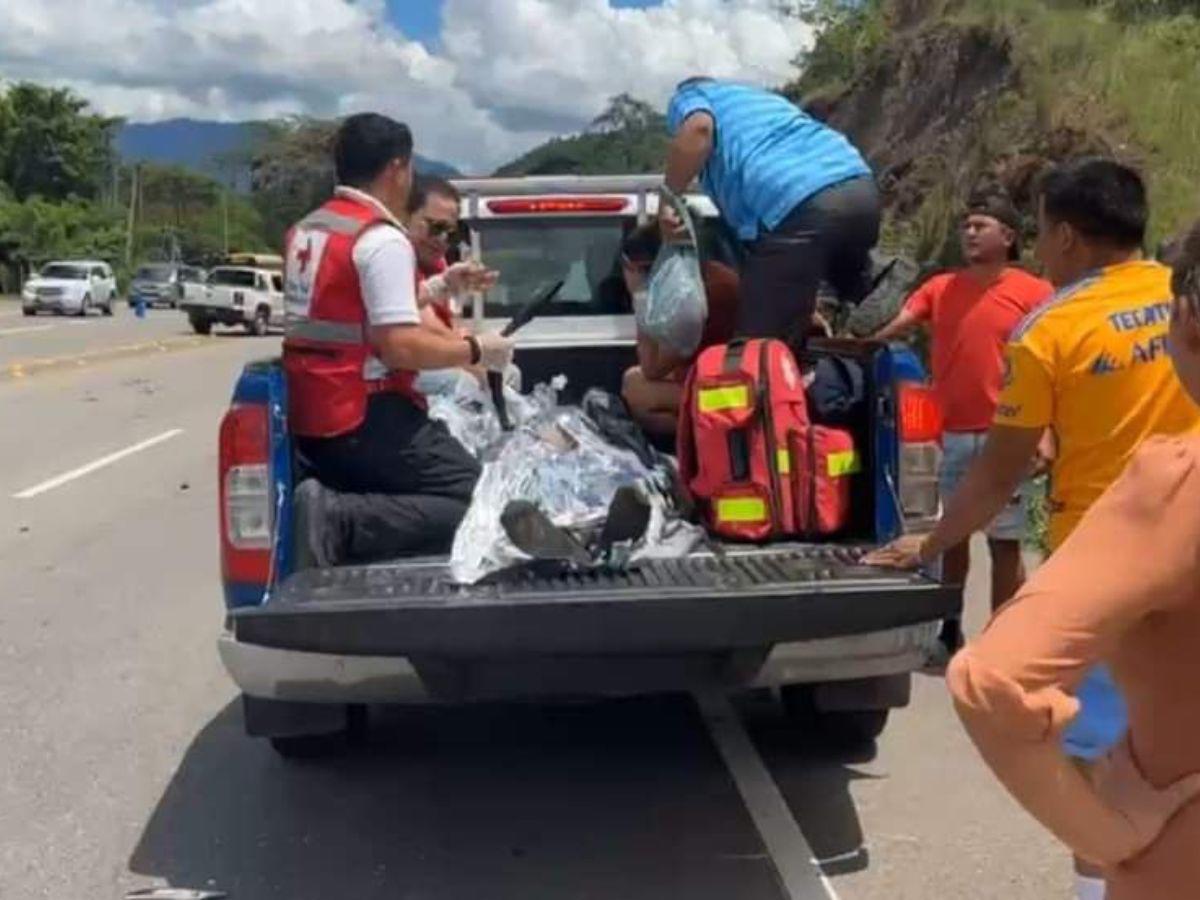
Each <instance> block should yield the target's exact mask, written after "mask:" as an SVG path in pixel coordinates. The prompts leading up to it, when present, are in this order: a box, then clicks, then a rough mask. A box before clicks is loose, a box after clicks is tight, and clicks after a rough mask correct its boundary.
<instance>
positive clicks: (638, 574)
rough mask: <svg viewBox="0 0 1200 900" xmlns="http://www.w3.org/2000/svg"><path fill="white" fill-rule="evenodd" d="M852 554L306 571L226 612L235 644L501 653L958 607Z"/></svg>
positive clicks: (749, 643)
mask: <svg viewBox="0 0 1200 900" xmlns="http://www.w3.org/2000/svg"><path fill="white" fill-rule="evenodd" d="M862 552H863V551H861V550H859V549H857V548H850V547H842V546H808V545H796V546H787V547H772V548H753V549H745V550H737V551H731V552H729V553H726V554H722V555H713V554H698V555H693V556H690V557H687V558H685V559H676V560H656V561H648V562H642V563H639V564H637V565H636V566H635V567H634V568H632V569H630V570H629V571H626V572H592V573H586V574H572V575H563V576H553V577H546V576H535V575H532V574H530V575H524V576H522V577H521V578H520V579H518V580H513V581H508V582H505V583H503V584H492V585H476V586H471V587H462V586H458V585H454V584H452V583H451V582H450V581H449V579H448V577H447V574H446V567H445V561H444V560H441V561H428V562H423V561H409V562H404V563H394V564H388V565H378V566H361V567H352V566H351V567H342V568H337V569H323V570H309V571H305V572H300V573H297V574H295V575H293V576H291V577H290V578H288V579H287V580H286V581H285V582H284V583H283V585H281V587H280V588H279V589H278V590H277V591H276V592H275V593H274V594H273V595H272V596H271V598H270V599H269V601H268V602H266V603H264V604H263V605H261V606H255V607H245V608H240V609H235V610H233V611H231V613H230V618H231V626H232V630H233V632H234V635H235V636H236V639H237V640H238V641H241V642H245V643H250V644H258V645H262V646H267V647H278V648H284V649H290V650H299V651H308V652H314V653H332V654H342V655H371V656H409V655H421V656H431V657H432V656H438V657H499V656H524V655H550V654H601V655H603V654H636V653H664V652H694V651H708V650H731V649H735V648H750V647H768V646H770V645H772V644H776V643H780V642H785V641H801V640H809V639H817V638H828V637H837V636H842V635H851V634H862V633H867V632H873V631H881V630H885V629H889V628H899V627H902V626H905V625H912V624H916V623H920V622H929V621H934V620H938V619H943V618H946V617H951V616H957V615H958V614H959V612H960V610H961V607H962V591H961V589H960V588H958V587H952V586H944V585H942V584H940V583H937V582H934V581H931V580H929V579H928V578H925V577H924V576H921V575H917V574H910V573H898V572H885V571H881V570H879V569H873V568H869V567H865V566H862V565H860V564H859V562H858V560H859V558H860V556H861V553H862Z"/></svg>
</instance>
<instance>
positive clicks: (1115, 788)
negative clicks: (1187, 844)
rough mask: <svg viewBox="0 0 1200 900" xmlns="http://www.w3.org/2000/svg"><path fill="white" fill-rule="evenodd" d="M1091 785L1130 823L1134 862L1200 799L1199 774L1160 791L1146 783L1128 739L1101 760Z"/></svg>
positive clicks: (1131, 854) (1093, 774)
mask: <svg viewBox="0 0 1200 900" xmlns="http://www.w3.org/2000/svg"><path fill="white" fill-rule="evenodd" d="M1092 786H1093V787H1094V788H1095V789H1096V793H1097V794H1099V795H1100V798H1101V799H1102V800H1103V801H1104V802H1105V803H1106V804H1108V806H1110V807H1111V808H1112V809H1114V810H1116V811H1117V812H1119V813H1120V814H1121V815H1122V816H1123V817H1124V819H1125V821H1126V822H1128V823H1129V828H1130V831H1131V833H1132V836H1133V852H1131V853H1130V855H1129V858H1130V859H1132V858H1133V857H1135V856H1138V855H1139V854H1141V853H1142V852H1143V851H1145V850H1146V849H1147V848H1148V847H1149V846H1150V845H1151V844H1153V843H1154V842H1155V841H1156V840H1158V836H1159V835H1160V834H1161V833H1162V831H1163V829H1164V828H1165V827H1166V826H1167V823H1168V822H1169V821H1171V819H1172V818H1173V817H1174V816H1175V814H1176V813H1177V812H1179V811H1180V810H1181V809H1183V807H1185V806H1187V805H1188V804H1189V803H1191V802H1192V801H1193V800H1195V799H1196V798H1197V797H1200V772H1197V773H1194V774H1192V775H1187V776H1185V777H1183V778H1180V779H1179V780H1178V781H1176V782H1174V783H1173V784H1169V785H1167V787H1165V788H1162V789H1159V788H1156V787H1155V786H1154V785H1152V784H1151V783H1150V782H1149V781H1147V780H1146V777H1145V776H1144V775H1143V774H1142V772H1141V769H1139V768H1138V764H1137V761H1136V760H1135V759H1134V758H1133V750H1132V749H1131V748H1130V745H1129V738H1128V737H1126V738H1125V740H1123V741H1121V743H1120V744H1118V745H1117V746H1116V747H1115V748H1114V749H1113V751H1112V752H1111V753H1110V754H1109V755H1108V756H1107V757H1106V758H1104V759H1102V760H1100V762H1099V763H1097V764H1096V766H1095V768H1094V769H1093V770H1092Z"/></svg>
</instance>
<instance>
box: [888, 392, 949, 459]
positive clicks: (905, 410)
mask: <svg viewBox="0 0 1200 900" xmlns="http://www.w3.org/2000/svg"><path fill="white" fill-rule="evenodd" d="M898 393H899V407H900V415H899V419H900V423H899V424H900V440H901V441H903V442H907V443H915V444H920V443H932V442H940V441H941V439H942V410H941V407H940V406H939V405H938V402H937V397H936V396H935V395H934V393H933V389H932V388H930V387H928V386H926V385H924V384H917V383H915V382H909V383H906V384H901V385H900V388H899V392H898Z"/></svg>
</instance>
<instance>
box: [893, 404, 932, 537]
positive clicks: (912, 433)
mask: <svg viewBox="0 0 1200 900" xmlns="http://www.w3.org/2000/svg"><path fill="white" fill-rule="evenodd" d="M897 393H898V407H899V416H898V419H899V421H898V423H897V424H898V426H899V430H900V485H899V498H898V499H899V502H900V509H901V513H902V514H903V516H904V519H905V523H906V526H910V527H911V526H912V525H913V524H916V523H917V522H920V521H926V520H931V519H933V518H935V517H936V516H937V514H938V508H939V498H938V470H939V469H940V468H941V462H942V447H941V441H942V413H941V407H940V406H939V405H938V402H937V397H936V396H935V395H934V393H933V390H932V388H930V387H928V386H927V385H925V384H919V383H917V382H902V383H901V384H900V386H899V389H898V392H897Z"/></svg>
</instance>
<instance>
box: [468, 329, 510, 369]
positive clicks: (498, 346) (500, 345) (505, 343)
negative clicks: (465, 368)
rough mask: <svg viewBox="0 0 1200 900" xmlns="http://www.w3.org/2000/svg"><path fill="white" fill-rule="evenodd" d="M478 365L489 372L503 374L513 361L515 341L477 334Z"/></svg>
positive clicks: (493, 335)
mask: <svg viewBox="0 0 1200 900" xmlns="http://www.w3.org/2000/svg"><path fill="white" fill-rule="evenodd" d="M475 340H477V341H478V342H479V364H480V365H481V366H483V367H484V368H485V369H487V370H488V371H489V372H503V371H504V370H505V369H507V368H508V366H509V363H511V362H512V361H513V351H514V350H515V349H516V341H514V340H513V339H512V338H508V337H504V336H503V335H500V334H494V333H493V334H477V335H475Z"/></svg>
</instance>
